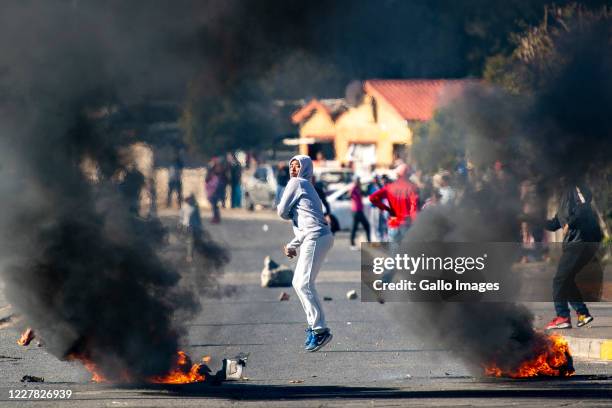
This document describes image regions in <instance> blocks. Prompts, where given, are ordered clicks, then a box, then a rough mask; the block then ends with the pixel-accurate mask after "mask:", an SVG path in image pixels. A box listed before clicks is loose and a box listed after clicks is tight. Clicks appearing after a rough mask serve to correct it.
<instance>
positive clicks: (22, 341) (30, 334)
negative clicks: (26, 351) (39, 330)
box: [17, 327, 34, 346]
mask: <svg viewBox="0 0 612 408" xmlns="http://www.w3.org/2000/svg"><path fill="white" fill-rule="evenodd" d="M32 340H34V330H32V329H31V328H30V327H28V328H27V329H26V330H25V331H24V332H23V333H22V334H21V337H19V340H17V344H19V345H20V346H27V345H29V344H30V343H31V342H32Z"/></svg>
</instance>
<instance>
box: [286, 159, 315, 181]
mask: <svg viewBox="0 0 612 408" xmlns="http://www.w3.org/2000/svg"><path fill="white" fill-rule="evenodd" d="M294 160H297V161H298V162H299V163H300V171H299V172H298V177H299V178H303V179H306V180H309V181H310V179H311V178H312V159H311V158H310V157H308V156H306V155H304V154H298V155H297V156H293V157H292V158H291V160H289V166H291V162H292V161H294Z"/></svg>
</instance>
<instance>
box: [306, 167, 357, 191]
mask: <svg viewBox="0 0 612 408" xmlns="http://www.w3.org/2000/svg"><path fill="white" fill-rule="evenodd" d="M354 175H355V173H354V172H353V170H350V169H344V168H327V167H318V168H317V167H315V169H314V176H315V178H316V179H317V181H318V182H320V183H323V184H325V186H326V188H327V191H330V192H333V191H336V190H338V189H340V188H342V187H345V186H346V185H348V184H351V183H352V182H353V177H354Z"/></svg>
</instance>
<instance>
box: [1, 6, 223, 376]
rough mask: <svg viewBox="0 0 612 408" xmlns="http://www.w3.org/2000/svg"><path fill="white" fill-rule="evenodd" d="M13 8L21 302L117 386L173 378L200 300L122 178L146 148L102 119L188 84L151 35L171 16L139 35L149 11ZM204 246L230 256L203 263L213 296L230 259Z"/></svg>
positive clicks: (4, 177)
mask: <svg viewBox="0 0 612 408" xmlns="http://www.w3.org/2000/svg"><path fill="white" fill-rule="evenodd" d="M115 6H117V5H115ZM2 8H3V10H2V13H0V15H1V17H0V27H2V29H1V30H2V33H1V35H0V37H1V40H0V41H2V42H3V43H2V47H1V48H2V49H3V50H4V51H3V53H2V55H1V56H0V94H1V95H2V96H1V97H0V130H1V139H0V163H1V166H2V168H1V181H0V196H1V197H2V203H1V205H2V209H1V215H0V233H1V238H0V257H1V258H2V261H1V262H2V264H1V266H2V279H3V281H4V282H5V285H6V286H5V287H6V289H5V290H6V295H7V298H8V299H9V301H10V302H11V303H12V305H13V306H14V307H15V308H16V309H17V310H18V311H19V312H21V313H23V315H24V316H25V320H26V321H27V323H28V324H29V325H31V326H32V327H34V328H35V329H36V331H37V332H38V333H39V334H40V335H41V336H42V337H43V338H44V341H45V344H46V346H47V347H48V348H49V350H50V351H51V352H53V353H54V354H55V355H56V356H57V357H59V358H67V357H79V358H82V359H86V360H90V361H92V362H93V363H95V364H96V366H97V367H98V369H99V370H100V371H101V374H102V375H103V376H104V377H106V378H108V379H109V380H122V379H130V380H139V379H145V378H147V377H150V376H152V375H159V374H164V373H166V372H167V371H168V369H169V368H170V367H171V364H172V363H173V361H174V359H175V358H176V352H177V351H178V342H179V339H180V338H181V336H182V335H183V334H184V333H185V323H186V322H187V321H188V319H189V318H190V317H191V316H193V314H194V313H195V312H197V311H198V310H199V307H200V306H199V302H198V297H197V296H196V294H195V292H194V291H192V290H191V289H189V288H187V287H185V286H181V284H180V280H181V276H180V275H179V273H178V271H177V270H176V269H175V268H174V267H173V266H171V265H170V263H169V262H167V261H166V260H165V259H162V257H160V256H159V255H158V254H159V251H160V249H161V245H162V244H163V237H164V230H163V228H162V227H161V224H160V223H159V222H158V221H157V220H154V219H153V220H145V219H142V218H139V217H137V216H136V215H135V214H134V213H133V211H130V205H129V202H127V201H126V199H125V195H124V194H122V193H121V186H120V185H118V183H117V182H116V181H115V180H114V176H115V175H116V173H118V172H122V171H123V172H125V171H127V167H129V166H131V164H132V163H131V162H130V159H129V158H127V159H126V158H125V156H124V155H122V154H121V152H122V150H123V149H124V147H126V146H127V145H128V144H129V143H131V142H132V140H130V139H129V138H127V137H126V136H125V135H123V134H121V132H119V131H118V130H117V129H115V128H114V127H113V126H112V125H111V124H109V123H108V122H107V121H105V120H104V119H99V118H98V119H95V120H94V117H96V116H97V115H95V114H94V113H95V112H99V111H101V110H104V109H105V108H108V107H110V106H115V105H121V103H123V102H125V101H126V100H133V99H137V98H140V97H142V96H144V95H146V94H155V93H156V92H160V91H161V90H163V88H164V87H170V88H171V87H173V86H175V85H176V83H175V79H176V78H177V76H180V75H181V74H184V72H185V71H184V69H183V68H184V67H183V66H182V65H181V61H180V59H178V58H177V56H176V55H172V54H169V53H167V49H165V48H164V46H168V45H169V44H168V41H167V40H166V41H165V42H164V41H162V39H161V38H157V37H156V35H157V34H156V31H154V30H149V31H147V29H145V27H149V28H150V27H158V26H156V24H155V16H156V14H155V13H157V12H159V11H160V10H155V11H153V12H152V13H153V16H150V17H151V20H150V21H147V24H146V25H142V26H139V25H138V24H139V23H143V22H142V21H138V20H136V19H135V20H134V21H131V23H132V24H133V26H132V29H131V31H130V33H131V36H129V35H128V31H125V30H124V29H125V28H126V27H127V25H126V23H128V20H131V19H132V18H134V15H135V12H136V11H138V10H135V9H133V8H132V9H131V7H130V6H128V5H123V6H121V5H120V6H118V7H116V8H119V9H120V10H115V11H117V13H114V12H113V11H112V10H111V9H112V8H107V7H104V6H93V5H81V4H80V3H78V2H66V3H53V5H52V4H51V3H47V4H44V3H38V5H37V7H30V6H28V5H27V4H25V5H22V4H21V3H20V2H14V3H13V4H10V3H3V5H2ZM119 11H120V12H121V13H119ZM162 14H163V13H162ZM158 23H159V24H161V25H162V26H163V25H164V20H161V19H160V20H159V21H158ZM24 27H30V28H29V29H24ZM158 28H159V27H158ZM166 28H168V27H167V25H166ZM182 30H184V28H183V29H182ZM179 34H181V32H179V33H178V34H177V35H179ZM153 45H155V46H153ZM156 60H159V63H158V64H157V65H152V64H151V63H152V62H153V61H156ZM152 67H154V69H153V68H152ZM171 73H172V74H173V75H170V74H171ZM165 78H171V79H170V80H168V82H164V79H165ZM85 160H87V161H88V162H89V163H95V164H96V165H97V173H98V180H97V181H96V182H93V181H92V180H90V179H88V178H86V177H85V176H84V172H83V166H82V165H83V162H84V161H85ZM202 248H203V249H204V251H203V253H205V254H210V253H215V252H216V253H217V255H216V258H214V259H206V256H205V255H202V259H201V261H202V263H203V264H205V265H206V266H207V268H206V269H204V268H200V269H199V271H198V273H200V274H201V275H202V276H201V277H199V278H198V282H199V283H200V284H203V285H204V286H206V284H207V283H208V282H211V283H212V282H214V276H215V275H214V272H215V270H216V268H217V267H220V266H221V265H222V264H223V260H224V259H225V258H226V255H225V254H224V253H223V251H213V250H211V248H214V246H213V244H212V243H210V242H207V241H205V242H204V243H203V246H202ZM215 249H218V248H215Z"/></svg>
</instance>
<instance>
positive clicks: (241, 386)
mask: <svg viewBox="0 0 612 408" xmlns="http://www.w3.org/2000/svg"><path fill="white" fill-rule="evenodd" d="M435 385H437V386H435ZM483 385H484V386H485V387H486V388H485V389H483ZM434 386H435V388H438V389H435V390H423V389H422V388H421V389H420V390H407V389H405V388H393V387H349V386H330V385H317V386H309V385H258V384H245V383H224V384H222V385H218V386H215V385H208V384H187V385H178V386H176V385H173V386H168V385H163V386H150V385H149V386H147V387H145V388H146V390H147V391H146V394H147V395H148V396H152V395H159V396H160V397H166V398H167V397H174V398H180V397H186V398H198V397H201V398H224V399H229V400H237V401H263V400H283V399H285V400H287V399H289V400H292V399H293V400H309V399H313V400H314V399H453V398H470V399H489V398H497V399H505V398H512V399H514V400H516V399H532V398H544V399H551V400H556V399H558V400H560V399H576V398H578V399H590V400H599V399H602V400H603V399H609V398H610V395H611V392H612V376H586V375H585V376H575V377H572V378H571V379H550V378H547V379H535V380H509V379H495V378H492V379H482V380H474V381H466V382H461V383H457V382H456V379H455V381H451V380H449V381H448V386H449V388H452V389H446V390H445V389H439V388H443V387H444V386H445V385H444V382H439V381H436V383H435V384H432V385H431V387H432V388H434ZM459 387H461V389H458V388H459ZM138 388H139V389H140V390H142V387H138Z"/></svg>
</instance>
